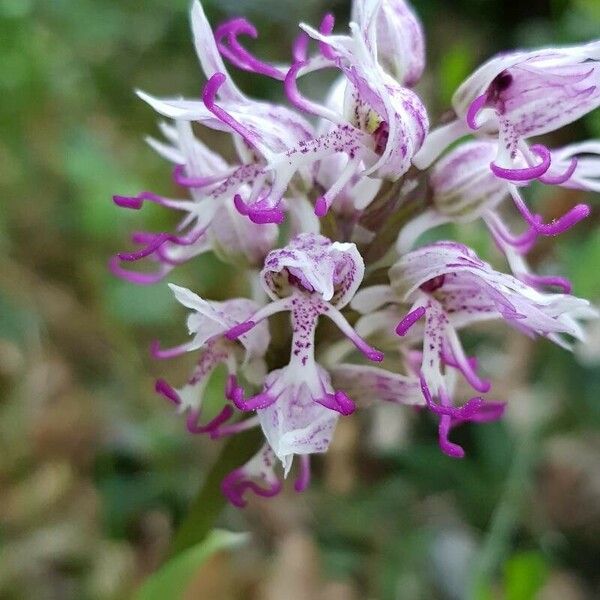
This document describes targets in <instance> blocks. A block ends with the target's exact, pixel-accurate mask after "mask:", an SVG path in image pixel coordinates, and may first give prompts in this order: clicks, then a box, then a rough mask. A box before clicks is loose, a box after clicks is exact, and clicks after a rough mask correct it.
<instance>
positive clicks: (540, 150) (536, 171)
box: [490, 144, 551, 181]
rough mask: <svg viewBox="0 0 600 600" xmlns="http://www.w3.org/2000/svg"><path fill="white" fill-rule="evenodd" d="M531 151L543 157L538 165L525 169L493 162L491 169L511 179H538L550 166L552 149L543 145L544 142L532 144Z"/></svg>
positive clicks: (502, 176)
mask: <svg viewBox="0 0 600 600" xmlns="http://www.w3.org/2000/svg"><path fill="white" fill-rule="evenodd" d="M531 151H532V152H533V153H534V154H536V155H537V156H538V157H539V158H540V159H541V162H540V163H539V164H538V165H535V166H533V167H526V168H524V169H509V168H505V167H500V166H498V165H497V164H496V163H495V162H491V163H490V169H491V170H492V172H493V173H494V175H495V176H496V177H499V178H500V179H507V180H509V181H532V180H533V179H538V178H540V177H542V175H544V173H546V171H547V170H548V169H549V168H550V163H551V154H550V150H548V148H546V146H542V144H535V145H533V146H531Z"/></svg>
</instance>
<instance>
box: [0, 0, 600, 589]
mask: <svg viewBox="0 0 600 600" xmlns="http://www.w3.org/2000/svg"><path fill="white" fill-rule="evenodd" d="M414 6H415V8H416V10H417V11H418V12H419V14H420V15H421V17H422V19H423V21H424V22H425V26H426V31H427V43H428V60H429V68H428V72H427V75H426V76H425V78H424V79H423V81H422V83H421V84H420V86H419V90H420V92H421V93H422V95H423V97H424V99H425V101H426V104H427V105H428V107H429V109H430V114H431V119H432V122H435V120H436V118H437V117H439V116H440V115H441V114H442V113H443V112H444V111H445V110H447V108H448V104H449V100H450V97H451V95H452V92H453V90H454V89H455V87H456V86H457V84H458V83H460V81H461V80H462V79H463V78H464V77H465V76H466V75H467V74H468V73H469V72H470V70H472V69H473V68H474V67H475V66H477V65H478V64H479V63H480V62H481V61H482V60H485V59H486V58H487V57H489V56H490V55H491V54H493V53H495V52H497V51H500V50H504V49H509V48H513V47H526V46H536V45H543V44H556V43H561V44H564V43H573V42H582V41H588V40H590V39H592V38H594V37H596V38H598V37H599V36H600V2H598V0H530V1H529V2H523V3H518V2H510V3H509V2H503V1H501V0H453V1H452V2H448V1H447V0H415V2H414ZM205 7H206V10H207V12H208V14H209V17H210V19H211V21H212V22H213V23H218V22H219V21H220V20H222V19H224V18H226V17H227V16H230V15H234V14H243V15H244V16H246V17H248V18H250V19H251V20H253V21H254V22H255V23H256V24H257V25H258V27H259V31H260V34H261V35H260V39H259V40H258V41H257V42H255V43H254V45H253V46H252V47H253V48H254V49H256V51H257V52H258V53H259V54H261V55H263V56H265V57H268V58H274V59H277V60H282V61H284V60H286V59H287V57H288V56H289V47H288V44H289V42H290V40H291V39H293V37H294V35H295V33H296V23H297V22H298V21H301V20H303V21H307V22H312V23H316V22H318V20H319V18H320V16H321V15H322V14H323V13H324V11H326V10H331V11H333V12H334V13H335V15H336V17H337V19H338V23H339V24H340V26H341V24H342V23H344V22H345V21H346V19H347V16H348V13H349V5H348V3H347V2H342V1H338V2H323V1H321V0H307V1H306V2H298V1H295V0H278V1H276V0H256V1H252V0H238V1H234V0H221V1H220V2H206V3H205ZM188 9H189V2H188V0H171V1H169V2H165V1H164V0H145V1H144V2H139V1H133V0H119V1H117V0H102V1H99V0H37V1H36V0H0V58H1V63H0V93H1V96H0V97H1V100H0V123H2V127H1V131H2V134H1V138H0V189H1V190H2V195H1V198H2V200H1V205H0V206H1V209H0V250H1V251H2V259H1V261H0V598H2V599H4V598H7V599H22V598H27V599H33V600H38V599H40V600H41V599H44V600H45V599H57V600H58V599H60V600H63V599H71V598H72V599H77V600H87V599H102V600H104V599H107V600H112V599H117V598H129V597H131V596H132V594H133V593H134V591H135V590H136V589H137V588H138V586H139V585H140V583H142V582H143V581H144V580H145V579H146V578H147V577H148V575H149V574H150V573H152V572H154V571H155V570H156V569H157V568H158V567H159V565H160V564H161V563H162V561H163V560H164V557H165V555H166V552H167V548H168V546H169V543H170V540H171V538H172V534H173V531H174V530H175V529H176V528H177V526H178V524H179V523H180V522H181V519H182V518H183V517H184V515H185V513H186V509H187V507H188V506H189V504H190V502H191V501H192V499H193V498H194V496H195V494H196V492H197V490H198V488H199V487H200V485H201V482H202V480H203V477H204V474H205V473H206V471H207V467H208V466H209V465H210V464H211V463H212V462H213V460H214V459H215V457H216V456H217V453H218V450H219V445H218V444H216V443H211V442H207V441H205V440H198V439H193V438H192V437H190V436H188V435H187V434H186V433H185V431H184V427H183V424H182V423H181V421H180V419H178V418H177V417H176V416H175V415H174V414H173V412H172V411H171V410H170V409H169V407H167V406H166V405H165V403H164V401H162V400H161V399H160V398H158V397H157V396H156V395H155V394H154V393H153V381H154V378H155V377H157V376H158V375H160V376H164V377H166V378H167V379H168V380H170V381H173V382H180V381H183V379H184V377H185V374H186V371H187V368H188V367H189V366H190V362H189V361H188V362H187V363H186V361H185V360H183V361H174V362H173V364H171V363H166V362H165V363H155V362H153V361H151V360H150V359H149V357H148V353H147V348H148V346H149V343H150V341H151V340H152V339H155V338H158V339H160V340H162V341H163V342H164V343H165V344H169V343H171V342H172V343H175V342H177V341H180V340H182V339H183V338H184V336H185V328H184V321H183V315H184V313H183V311H182V310H179V308H178V307H177V306H175V303H174V302H173V301H172V299H171V296H170V294H169V293H168V290H167V289H166V285H161V284H159V285H156V286H153V287H145V288H136V287H135V286H133V285H131V284H127V283H124V282H121V281H119V280H116V279H115V278H114V277H112V276H111V275H110V274H109V273H108V271H107V269H106V264H107V261H108V258H109V256H110V255H112V254H114V253H115V252H117V251H119V250H122V249H124V248H126V247H127V244H128V241H127V233H128V232H129V231H131V230H133V229H143V228H151V229H161V228H164V227H166V226H168V224H169V223H170V221H169V218H170V215H165V214H164V213H163V212H161V210H160V209H156V210H152V207H150V208H145V209H144V210H143V211H141V212H140V213H134V212H132V211H130V213H128V212H127V211H123V210H119V209H117V208H116V207H115V206H114V205H113V203H112V201H111V196H112V195H113V194H115V193H119V194H128V193H130V194H134V193H137V192H138V191H140V190H142V189H152V190H154V191H157V192H162V193H165V194H169V193H174V190H173V189H172V187H171V184H170V178H169V167H168V166H167V165H166V164H165V163H164V162H163V161H162V159H160V158H159V157H157V156H156V155H155V154H154V153H153V152H152V151H151V150H150V149H149V148H148V147H147V146H146V145H145V144H144V142H143V137H144V136H145V135H147V134H155V133H156V117H155V115H154V114H153V112H152V110H151V109H150V108H149V107H147V106H146V105H145V104H144V103H143V102H141V101H139V100H138V99H137V98H136V97H135V96H134V94H133V89H134V88H142V89H144V90H147V91H149V92H151V93H155V94H157V95H160V94H165V95H166V94H179V93H181V94H183V95H186V96H197V95H198V94H199V92H200V90H201V85H202V76H201V73H200V70H199V67H198V65H197V62H196V58H195V55H194V52H193V47H192V44H191V36H190V28H189V23H188ZM232 73H235V76H236V78H237V79H238V81H239V83H240V86H241V87H242V88H243V89H244V90H245V91H247V92H248V93H250V94H252V95H255V96H260V97H273V98H280V97H281V91H280V89H279V88H278V87H277V86H275V85H273V84H271V83H270V82H269V81H267V80H265V79H257V78H254V77H252V76H249V75H248V74H245V73H237V72H236V71H235V69H232ZM238 75H239V77H238ZM326 82H327V79H319V78H317V79H316V80H315V82H314V83H313V84H312V85H313V86H314V91H315V92H318V91H322V87H323V86H324V85H325V83H326ZM599 113H600V111H596V113H595V114H592V115H590V116H589V117H588V118H587V119H585V120H584V121H582V122H580V123H577V124H576V125H574V126H572V127H570V128H568V129H567V130H565V131H560V132H558V133H557V134H556V135H555V137H554V139H553V140H552V142H553V143H556V144H560V143H565V142H568V141H570V140H575V139H585V138H588V137H594V136H595V137H600V114H599ZM533 193H534V195H535V196H537V198H536V200H537V201H538V202H540V203H543V205H544V208H543V209H542V211H543V212H544V214H546V215H549V216H554V215H557V214H560V212H561V211H563V210H564V209H565V207H568V206H570V205H571V204H572V203H573V202H574V201H575V200H579V196H580V195H579V194H574V193H566V192H564V191H560V190H558V191H556V190H548V189H536V190H534V191H533ZM591 200H592V202H594V199H591ZM595 202H596V206H597V204H598V199H597V198H596V199H595ZM597 224H598V210H597V209H596V210H595V211H594V214H593V215H592V217H591V218H590V219H588V221H587V222H586V223H584V224H582V225H580V226H578V227H577V228H576V229H575V231H572V232H570V233H568V234H566V235H564V236H562V237H561V238H560V239H559V240H558V241H554V240H553V241H551V242H548V243H542V244H540V247H539V248H538V249H536V252H535V254H534V262H535V263H536V267H537V268H538V269H539V270H541V271H556V272H558V273H561V274H564V275H567V276H569V277H571V278H572V279H573V281H574V284H575V293H577V294H578V295H583V296H587V297H589V298H591V299H593V300H595V301H598V300H600V275H599V273H598V269H599V266H600V235H599V233H598V231H599V230H598V227H597ZM456 235H459V236H461V237H462V238H463V239H465V240H466V241H468V242H469V243H471V244H473V245H475V246H477V247H478V248H481V249H482V250H483V251H489V252H492V250H491V248H490V245H489V243H488V242H487V241H486V239H485V237H484V236H483V234H482V231H481V228H480V227H477V226H469V227H465V228H461V230H460V231H459V232H456ZM496 259H497V257H496ZM235 277H236V273H235V270H234V269H232V268H230V267H228V268H226V269H223V268H222V267H221V266H220V265H219V263H217V262H216V260H215V259H213V258H212V257H206V258H201V259H198V260H195V261H193V264H192V265H187V266H186V267H184V268H182V269H180V270H178V271H176V272H175V273H174V274H173V276H172V277H171V278H170V280H172V281H175V282H177V283H179V284H182V285H187V286H189V287H192V288H193V289H194V290H195V291H197V292H198V293H200V294H203V295H206V296H208V297H212V298H221V297H224V296H226V295H227V294H228V293H229V292H231V291H232V290H234V286H235V283H234V280H235ZM468 341H469V344H470V345H471V346H474V345H477V346H478V347H479V352H480V353H481V354H482V356H483V364H484V368H485V369H487V371H488V372H489V373H491V374H492V376H493V380H494V382H495V394H496V396H497V397H498V398H503V399H507V400H508V401H509V402H510V410H509V414H508V416H507V418H506V419H505V420H504V421H503V422H502V423H499V424H493V425H486V426H480V427H473V428H470V427H468V426H465V427H463V428H461V429H460V430H459V431H458V432H457V440H458V441H459V442H460V443H461V444H463V445H464V446H465V448H466V450H467V458H466V459H465V460H463V461H453V460H452V459H449V458H447V457H445V456H444V455H443V454H441V453H440V452H439V450H438V448H437V445H436V436H435V424H434V423H433V421H432V420H430V419H428V418H427V417H426V416H424V415H416V414H413V413H412V412H410V411H408V410H402V409H398V408H394V410H392V411H389V410H386V409H381V410H379V411H372V412H371V413H370V414H367V415H363V416H361V417H352V418H350V419H345V420H344V422H343V423H341V424H340V427H339V430H338V433H337V434H336V443H335V445H334V446H333V448H332V450H331V452H330V453H328V455H327V456H326V457H325V458H324V459H323V460H322V461H320V462H319V464H318V466H317V469H316V470H317V477H316V481H315V482H314V484H313V486H312V488H311V490H310V491H309V492H307V493H306V494H304V495H302V496H301V497H299V496H297V495H295V494H294V493H293V492H291V493H286V494H284V496H283V497H281V498H277V499H275V500H273V501H270V502H252V503H251V506H250V507H249V508H247V509H246V510H244V511H242V512H240V511H235V510H232V509H227V510H226V511H225V513H224V514H223V515H222V516H221V517H220V519H219V521H218V524H219V525H221V526H225V527H227V528H229V529H231V530H235V531H250V532H252V533H253V536H252V539H251V541H250V542H249V543H247V544H246V545H245V547H244V548H242V549H240V550H239V551H236V552H233V553H229V552H219V553H217V554H215V555H213V556H212V558H210V560H209V561H208V562H202V561H198V568H197V569H193V570H192V571H193V572H192V574H191V575H189V574H188V577H187V579H186V581H187V580H188V579H189V581H190V583H189V586H188V584H187V583H186V584H185V586H184V582H183V580H179V583H180V586H179V587H177V585H175V584H174V583H171V584H170V585H172V586H174V587H172V593H169V594H168V595H167V596H163V597H165V598H171V597H172V598H177V597H182V596H181V589H183V587H186V589H187V591H186V592H185V595H184V596H185V597H186V598H201V599H208V600H211V599H213V598H215V599H223V600H227V599H230V598H231V599H237V598H244V599H246V598H248V599H258V598H260V599H263V598H264V599H267V600H271V599H283V598H285V599H286V600H304V599H307V600H309V599H310V600H313V599H316V600H319V599H320V600H334V599H340V600H345V599H350V600H353V599H363V598H369V599H377V600H388V599H390V600H392V599H399V600H404V599H406V600H420V599H435V598H440V599H459V600H460V599H462V598H465V597H467V596H466V594H467V591H466V590H467V587H468V585H469V583H470V582H473V581H476V582H477V585H476V586H475V588H474V589H476V597H478V598H481V599H488V598H490V599H491V598H507V599H509V600H526V599H529V598H542V599H544V600H548V599H551V600H552V599H555V598H556V599H560V600H579V599H585V598H598V597H600V569H599V565H600V470H599V467H598V465H599V464H600V435H599V433H598V432H599V429H598V425H599V424H600V398H599V395H600V371H599V369H598V365H599V363H600V328H598V327H596V328H595V329H593V331H592V333H591V343H590V346H589V348H588V349H587V350H577V351H576V352H575V354H574V355H569V354H568V353H566V352H564V351H561V350H559V349H556V348H554V347H551V345H550V344H549V343H547V342H544V341H541V342H539V343H536V344H535V345H534V344H532V343H531V342H530V341H529V340H526V339H522V338H520V337H519V336H518V335H507V334H506V333H505V332H504V331H502V330H500V329H498V330H497V331H496V330H492V331H490V333H489V334H486V335H485V336H482V335H481V332H477V333H476V334H473V335H472V337H471V338H469V340H468ZM175 363H177V364H175ZM472 589H473V588H472Z"/></svg>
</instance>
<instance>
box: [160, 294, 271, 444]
mask: <svg viewBox="0 0 600 600" xmlns="http://www.w3.org/2000/svg"><path fill="white" fill-rule="evenodd" d="M169 287H170V288H171V290H172V291H173V293H174V294H175V298H176V299H177V300H178V301H179V302H180V303H181V304H183V306H185V307H186V308H189V309H190V310H192V313H191V314H190V315H189V316H188V322H187V325H188V331H189V333H190V335H192V336H193V338H192V339H191V340H190V341H189V342H186V343H184V344H181V345H179V346H176V347H174V348H169V349H161V348H160V347H159V345H158V343H157V342H154V343H153V345H152V354H153V356H154V357H155V358H159V359H169V358H175V357H177V356H181V355H182V354H184V353H186V352H195V351H199V356H198V360H197V364H196V366H195V368H194V370H193V372H192V374H191V376H190V377H189V379H188V381H187V383H186V384H185V386H184V387H182V388H179V389H176V388H173V387H172V386H171V385H169V384H168V383H167V382H166V381H165V380H164V379H159V380H158V381H157V382H156V391H157V392H158V393H160V394H161V395H163V396H164V397H165V398H167V399H168V400H170V401H171V402H172V403H173V404H175V405H176V406H177V407H178V408H179V410H180V412H187V413H188V416H187V428H188V430H189V431H190V433H210V435H211V436H212V437H221V436H222V435H230V434H232V433H237V432H238V431H241V430H243V429H245V428H248V427H249V426H251V425H252V423H251V422H249V421H248V420H247V421H242V422H240V423H238V424H236V425H225V423H226V422H227V421H228V420H229V419H230V418H231V417H232V416H233V414H234V411H233V409H232V407H231V406H230V405H225V406H224V408H223V409H222V410H221V412H220V413H219V414H218V415H217V416H216V417H215V418H214V419H212V420H211V421H210V422H208V423H207V424H205V425H200V424H199V422H198V421H199V419H200V417H201V413H202V403H203V395H204V390H205V388H206V384H207V383H208V381H209V379H210V376H211V375H212V373H213V372H214V370H215V369H216V368H217V367H218V366H219V365H221V364H223V365H225V366H226V368H227V371H228V373H229V377H234V376H235V375H236V373H238V371H239V369H240V368H241V369H243V372H244V374H245V377H246V378H248V379H250V380H251V381H254V382H258V381H259V380H260V377H261V373H264V371H265V367H264V359H263V357H264V355H265V352H266V350H267V347H268V345H269V329H268V326H267V324H266V323H261V324H260V325H259V326H258V327H256V329H253V330H252V331H251V332H248V333H247V334H245V335H243V336H240V338H239V342H235V341H232V340H230V339H228V338H227V337H226V336H225V334H226V332H227V331H228V330H229V329H230V328H231V327H232V326H234V325H236V324H238V323H240V322H243V321H244V320H245V319H246V318H248V316H249V315H251V314H253V313H254V312H255V311H256V310H257V308H258V306H257V304H256V303H255V302H253V301H252V300H247V299H246V298H236V299H233V300H227V301H225V302H214V301H208V300H204V299H203V298H201V297H200V296H198V295H196V294H194V293H193V292H191V291H190V290H188V289H186V288H183V287H180V286H177V285H173V284H169Z"/></svg>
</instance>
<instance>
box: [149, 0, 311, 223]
mask: <svg viewBox="0 0 600 600" xmlns="http://www.w3.org/2000/svg"><path fill="white" fill-rule="evenodd" d="M192 30H193V35H194V41H195V45H196V51H197V54H198V58H199V60H200V64H201V65H202V68H203V70H204V73H205V75H206V77H207V78H208V82H207V83H206V85H205V87H204V91H203V94H202V99H201V100H181V99H176V98H174V99H168V98H166V99H159V98H154V97H153V96H150V95H148V94H146V93H144V92H138V95H139V96H140V97H141V98H142V99H143V100H145V101H146V102H148V103H149V104H150V105H151V106H152V107H153V108H154V109H155V110H156V111H157V112H159V113H160V114H162V115H163V116H166V117H169V118H172V119H179V120H187V121H198V122H199V123H201V124H202V125H204V126H206V127H208V128H210V129H215V130H219V131H225V132H227V133H230V134H231V135H232V136H233V141H234V143H235V146H236V150H237V153H238V157H239V164H238V165H236V166H233V167H228V168H222V169H220V172H218V173H214V174H213V176H212V177H211V179H210V180H208V181H198V182H196V186H197V187H203V188H207V189H206V194H207V196H208V197H209V198H211V199H213V200H218V199H226V200H228V201H232V200H233V201H235V206H236V208H237V210H238V211H239V212H240V213H241V214H243V215H245V216H247V217H249V218H250V219H251V220H252V221H254V222H255V223H261V224H262V223H280V222H281V221H282V220H283V218H284V213H283V207H284V204H283V195H284V193H285V192H286V190H287V187H288V184H290V182H291V180H292V178H293V176H294V175H295V174H296V173H297V172H299V173H300V176H301V183H300V185H307V184H309V183H310V181H311V173H310V169H309V168H308V167H307V166H306V165H310V164H311V162H312V160H311V161H307V160H305V159H304V160H302V159H301V160H300V161H299V163H298V164H294V165H291V166H290V165H289V164H280V165H279V168H277V169H274V168H271V167H270V163H271V162H272V161H274V160H275V159H276V158H277V157H282V156H285V155H286V154H287V153H291V154H293V155H294V156H295V157H302V156H304V154H306V153H308V152H309V151H310V152H312V145H311V141H312V139H313V128H312V126H311V125H310V124H309V123H308V122H307V121H306V120H305V119H304V118H303V117H302V116H300V115H299V114H297V113H295V112H294V111H292V110H290V109H287V108H285V107H283V106H278V105H274V104H269V103H266V102H259V101H257V100H252V99H250V98H248V97H246V96H245V95H244V94H242V93H241V92H240V90H239V89H238V88H237V87H236V86H235V84H234V83H233V82H232V80H231V78H230V77H229V75H228V73H227V70H226V68H225V65H224V64H223V61H222V59H221V57H220V55H219V52H218V49H217V45H216V42H215V38H214V35H213V32H212V31H211V28H210V25H209V23H208V20H207V19H206V15H205V14H204V10H203V9H202V5H201V4H200V2H198V1H197V0H196V1H195V2H194V4H193V5H192ZM292 162H293V161H292ZM302 181H303V182H304V183H303V184H302ZM244 186H246V188H245V187H244ZM243 195H246V196H247V197H246V199H245V200H244V198H243Z"/></svg>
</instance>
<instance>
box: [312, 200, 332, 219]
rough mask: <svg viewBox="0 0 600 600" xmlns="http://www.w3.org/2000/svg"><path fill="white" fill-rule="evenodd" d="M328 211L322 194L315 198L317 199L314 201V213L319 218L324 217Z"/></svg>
mask: <svg viewBox="0 0 600 600" xmlns="http://www.w3.org/2000/svg"><path fill="white" fill-rule="evenodd" d="M328 211H329V207H328V206H327V202H326V201H325V198H323V196H321V197H320V198H317V201H316V202H315V215H317V217H319V218H320V217H324V216H325V215H326V214H327V212H328Z"/></svg>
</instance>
